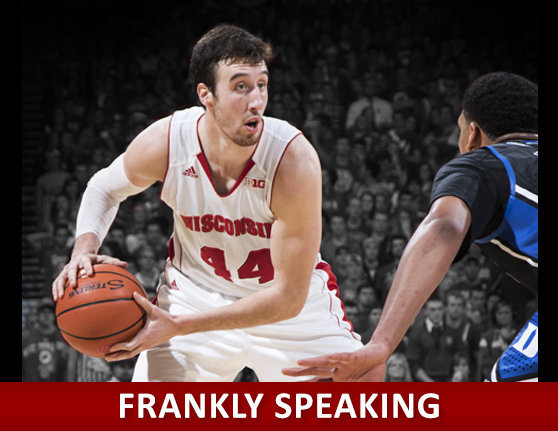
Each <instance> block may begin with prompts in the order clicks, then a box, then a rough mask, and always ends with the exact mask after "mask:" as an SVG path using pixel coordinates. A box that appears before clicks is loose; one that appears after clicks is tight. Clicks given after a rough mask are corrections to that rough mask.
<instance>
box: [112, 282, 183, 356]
mask: <svg viewBox="0 0 558 431" xmlns="http://www.w3.org/2000/svg"><path fill="white" fill-rule="evenodd" d="M134 300H135V301H136V302H137V303H138V305H139V306H140V307H141V308H143V309H144V310H145V312H146V313H147V322H146V323H145V325H144V326H143V328H142V329H141V330H140V331H139V332H138V333H137V334H136V336H135V337H134V338H132V339H131V340H130V341H126V342H123V343H117V344H115V345H113V346H111V348H110V349H109V353H108V354H107V355H106V356H105V359H106V360H107V361H109V362H110V361H121V360H123V359H128V358H133V357H134V356H136V355H138V354H139V353H140V352H142V351H143V350H148V349H151V348H152V347H155V346H158V345H159V344H161V343H164V342H165V341H167V340H168V339H169V338H171V337H173V336H174V335H176V334H175V331H176V324H175V320H174V318H173V316H172V315H171V314H170V313H168V312H166V311H165V310H163V309H162V308H159V307H157V306H156V305H153V304H152V303H151V302H149V300H148V299H147V298H144V297H143V296H141V295H140V294H138V293H137V292H134Z"/></svg>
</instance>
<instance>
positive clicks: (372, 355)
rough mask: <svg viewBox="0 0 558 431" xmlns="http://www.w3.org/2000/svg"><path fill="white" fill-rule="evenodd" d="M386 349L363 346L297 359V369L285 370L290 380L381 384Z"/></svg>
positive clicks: (376, 345)
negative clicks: (310, 379)
mask: <svg viewBox="0 0 558 431" xmlns="http://www.w3.org/2000/svg"><path fill="white" fill-rule="evenodd" d="M387 357H388V350H387V348H386V347H384V346H382V345H380V344H367V345H366V346H364V347H362V348H361V349H359V350H356V351H354V352H347V353H333V354H330V355H324V356H318V357H315V358H307V359H301V360H299V361H298V365H300V367H298V368H285V369H283V370H282V372H283V374H285V375H287V376H292V377H300V376H314V377H317V378H319V379H331V380H333V381H334V382H381V381H383V380H384V375H385V371H386V365H385V364H386V360H387Z"/></svg>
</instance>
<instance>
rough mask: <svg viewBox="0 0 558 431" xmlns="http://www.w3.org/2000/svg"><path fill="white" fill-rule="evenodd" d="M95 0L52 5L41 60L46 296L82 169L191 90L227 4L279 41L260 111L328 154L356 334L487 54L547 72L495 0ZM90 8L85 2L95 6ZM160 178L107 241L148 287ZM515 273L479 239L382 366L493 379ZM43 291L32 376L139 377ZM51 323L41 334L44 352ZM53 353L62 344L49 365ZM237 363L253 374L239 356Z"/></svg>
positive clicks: (505, 63)
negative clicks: (486, 2)
mask: <svg viewBox="0 0 558 431" xmlns="http://www.w3.org/2000/svg"><path fill="white" fill-rule="evenodd" d="M101 4H102V5H104V7H105V9H106V10H105V9H103V7H99V8H98V9H95V10H92V11H91V13H96V14H99V15H100V16H103V14H106V15H107V16H106V17H105V19H102V20H99V22H96V25H94V26H93V25H91V26H86V28H85V29H81V30H79V31H78V28H79V26H80V25H81V23H80V22H76V21H75V20H72V19H66V17H67V15H58V14H57V13H56V12H52V13H51V15H50V16H49V17H47V19H46V20H45V22H48V23H50V24H46V25H48V26H49V27H48V33H47V34H45V36H44V41H43V42H42V44H43V45H42V48H41V50H37V53H36V58H34V60H33V61H34V68H35V76H36V77H37V79H39V80H40V85H41V87H42V89H43V92H44V93H43V96H44V100H45V115H46V124H45V128H44V134H43V138H42V148H43V154H44V158H43V159H42V160H40V165H39V164H38V166H40V167H41V169H40V170H39V171H38V174H37V178H36V179H34V181H35V184H36V212H37V214H38V223H37V226H36V230H35V231H34V232H33V233H31V234H28V235H27V236H26V237H25V238H24V240H25V241H27V242H28V243H29V244H30V245H31V246H32V247H33V249H34V250H35V252H36V253H37V256H38V257H39V259H40V262H41V270H42V272H43V274H44V278H45V280H47V282H46V285H45V289H44V292H43V294H44V296H45V297H49V296H50V282H51V280H52V279H53V278H54V277H55V276H56V274H57V273H58V272H59V271H60V268H61V267H62V266H63V265H64V264H65V263H66V262H67V260H68V258H69V253H70V251H71V246H72V242H73V234H74V230H75V219H76V213H77V209H78V206H79V202H80V197H81V194H82V193H83V190H84V187H85V186H86V184H87V181H88V179H89V178H90V177H91V175H92V174H93V173H95V172H96V171H97V170H98V169H100V168H102V167H104V166H106V165H108V164H109V163H110V162H111V161H112V160H113V159H114V158H115V157H116V156H117V155H118V154H119V153H121V152H122V151H123V150H124V149H125V147H126V146H127V145H128V144H129V142H130V141H131V140H132V139H133V137H134V136H136V135H137V133H139V132H140V131H141V130H142V129H143V128H145V127H146V126H147V125H149V124H150V123H152V122H153V121H155V120H156V119H159V118H162V117H164V116H166V115H169V114H171V113H172V112H173V111H174V110H177V109H182V108H184V107H187V106H191V105H194V104H197V100H196V97H195V93H194V91H193V89H192V88H191V85H190V83H189V81H188V78H187V66H188V58H189V52H190V50H191V48H192V46H193V44H194V43H195V41H196V40H197V38H198V37H199V36H200V35H201V34H202V33H203V32H204V31H206V30H207V29H209V28H210V27H211V26H212V25H214V24H216V23H218V22H231V23H235V24H238V25H241V26H244V27H245V28H247V29H248V30H250V31H252V32H254V33H256V34H258V35H260V36H262V37H263V38H264V39H267V40H270V41H271V42H272V44H273V46H274V49H275V51H276V54H277V55H276V58H275V60H274V61H273V62H272V64H270V65H269V69H270V98H269V104H268V108H267V111H266V115H269V116H274V117H278V118H281V119H284V120H287V121H289V122H291V123H292V124H293V125H295V126H297V127H299V128H300V129H301V130H303V132H304V134H305V135H306V137H307V138H308V139H309V140H310V142H311V143H312V144H313V145H314V146H315V148H316V149H317V151H318V153H319V155H320V159H321V162H322V173H323V239H322V247H321V254H322V258H323V259H324V260H326V261H327V262H329V263H330V264H331V266H332V268H333V272H334V273H335V275H336V277H337V281H338V285H339V295H340V297H341V298H342V300H343V302H344V305H345V311H346V314H347V317H348V319H349V320H350V321H351V322H352V323H353V326H354V329H355V331H356V332H357V333H359V334H360V335H361V337H362V339H363V342H367V341H368V340H369V338H370V336H371V333H372V331H373V330H374V328H375V325H376V323H377V321H378V318H379V316H380V314H381V311H382V306H383V303H384V301H385V298H386V294H387V291H388V289H389V287H390V283H391V280H392V278H393V275H394V272H395V269H396V268H397V265H398V262H399V259H400V257H401V255H402V252H403V250H404V248H405V246H406V244H407V241H408V240H409V238H410V236H411V234H412V233H413V231H414V229H415V228H416V226H417V225H418V223H419V222H420V221H421V219H422V217H423V216H424V215H425V214H426V211H427V210H428V206H429V198H430V188H431V184H432V180H433V178H434V175H435V173H436V172H437V170H438V169H439V168H440V167H441V166H442V165H443V164H444V163H446V162H447V161H449V160H450V159H451V158H452V157H454V156H456V155H457V154H458V147H457V141H458V137H459V129H458V127H457V123H456V120H457V117H458V115H459V113H460V97H461V93H462V91H463V90H464V89H465V88H466V87H467V85H468V84H469V83H470V82H471V80H473V79H474V78H475V77H477V76H479V75H481V74H483V73H485V72H489V71H495V70H507V71H512V72H516V73H520V74H522V75H524V76H526V77H527V78H529V79H531V80H533V81H537V50H536V48H537V47H536V43H533V44H532V45H531V41H532V40H533V37H532V35H531V34H530V33H529V29H528V28H524V27H515V28H514V32H515V33H514V36H515V37H513V38H508V35H509V33H505V32H504V33H503V32H502V31H501V28H500V27H499V25H494V23H498V22H500V21H498V20H499V19H500V20H503V19H504V18H502V16H501V15H499V13H500V12H499V11H498V10H496V9H494V10H491V9H489V8H488V9H486V10H485V11H484V14H483V15H482V16H480V17H473V15H468V14H463V13H461V9H460V6H459V4H460V2H439V1H416V2H405V1H393V2H388V1H377V2H376V1H374V2H364V1H351V0H330V1H319V2H317V1H305V2H296V1H265V0H251V1H249V0H242V1H241V0H237V1H231V2H226V4H225V2H223V4H221V2H203V4H196V5H195V6H192V5H191V4H190V2H186V4H184V5H183V4H180V3H179V4H176V5H174V6H173V8H172V13H168V10H167V13H165V14H163V13H154V11H153V10H152V9H139V10H136V11H132V10H126V9H125V8H122V10H120V9H118V8H117V9H110V10H109V9H108V8H109V6H108V5H107V4H105V3H103V2H101ZM74 7H79V6H74ZM81 8H83V9H80V12H81V13H84V10H85V8H86V6H81ZM167 9H169V8H167ZM107 10H109V12H110V13H107ZM147 17H149V20H148V19H147ZM121 18H125V19H121ZM474 20H476V21H474ZM489 24H491V25H489ZM475 26H476V27H475ZM472 28H482V32H481V31H478V32H473V31H471V29H472ZM525 44H529V49H525ZM38 163H39V162H38ZM159 190H160V185H154V186H153V187H151V188H150V189H148V190H147V191H146V192H144V193H142V194H140V195H138V196H135V197H131V198H129V199H127V200H126V201H125V202H123V204H122V205H121V207H120V210H119V212H118V215H117V218H116V221H115V223H114V225H113V227H112V229H111V231H110V232H109V234H108V237H107V238H106V241H105V242H104V244H103V246H102V249H101V253H103V254H108V255H112V256H116V257H119V258H121V259H123V260H126V261H127V262H129V267H128V269H129V270H130V271H131V272H132V273H134V274H135V275H136V277H137V278H138V279H139V280H140V281H141V283H142V284H143V286H144V287H145V289H146V291H147V292H148V294H149V295H150V296H153V295H155V288H156V285H157V281H158V278H159V275H160V272H161V270H162V265H163V263H164V259H165V257H166V248H167V241H168V238H169V235H170V234H171V231H172V217H171V214H170V210H169V209H168V208H167V207H166V206H165V205H164V204H163V203H162V202H161V201H160V199H159ZM517 291H518V290H517V289H515V286H514V282H513V281H512V280H511V279H509V277H507V276H505V275H504V274H503V273H502V272H501V271H500V270H499V269H498V268H496V267H495V266H493V265H492V264H491V263H490V262H489V261H488V260H487V259H486V258H485V257H484V256H483V255H482V254H481V253H480V252H479V250H478V248H476V247H474V246H473V247H472V248H471V250H470V251H469V253H468V254H467V256H466V257H465V258H464V259H462V260H461V261H460V262H458V263H456V264H454V265H453V266H452V268H451V270H450V272H449V273H448V274H447V276H446V277H445V279H444V280H443V282H442V283H441V285H440V286H439V288H438V289H437V291H436V293H435V294H434V295H433V297H432V298H431V299H430V300H429V301H428V303H427V304H426V305H425V307H424V309H423V311H422V312H421V313H420V315H419V317H418V318H417V319H416V321H415V323H414V324H413V327H412V328H411V330H410V331H409V332H408V334H407V336H406V337H405V340H404V342H403V343H402V344H401V345H400V347H399V348H398V349H397V351H396V353H395V354H394V355H393V356H392V357H391V358H390V360H389V361H388V365H387V373H386V380H388V381H430V380H435V381H480V380H483V379H484V378H485V377H486V376H487V373H489V371H490V369H489V368H490V365H491V364H492V362H493V361H494V360H495V359H496V358H497V357H498V356H499V354H500V353H501V352H503V350H504V349H505V347H506V346H507V345H508V344H509V342H510V341H511V339H512V338H513V336H514V335H515V332H516V331H517V330H518V329H519V327H520V326H521V325H522V323H523V322H524V320H525V319H527V318H528V317H530V315H531V314H532V312H533V311H534V310H535V309H536V307H537V303H536V299H535V298H532V297H528V296H525V294H521V295H519V296H518V294H517ZM36 304H37V307H36V309H34V310H32V312H30V313H29V315H28V318H27V319H26V322H25V327H24V328H23V342H24V344H23V364H24V380H26V379H29V380H55V381H56V380H58V381H60V380H71V381H106V380H111V379H113V380H114V379H116V380H118V379H123V380H126V379H128V378H129V372H128V371H129V370H128V369H131V366H132V365H133V364H131V363H130V364H121V368H126V367H128V368H126V369H125V370H115V368H116V367H115V366H112V367H109V366H108V364H107V363H105V362H104V361H102V360H96V359H92V358H87V357H82V355H76V353H75V352H73V351H71V349H68V347H67V345H65V344H64V343H63V342H61V340H60V337H59V334H58V332H57V330H56V328H55V322H54V318H53V316H52V307H51V306H49V303H48V301H45V300H37V302H36ZM49 314H50V316H49ZM53 328H54V329H53ZM47 336H48V337H47ZM41 337H42V338H41ZM49 337H50V338H49ZM46 338H48V339H51V343H50V345H47V344H48V343H47V342H46V341H44V339H46ZM41 340H43V341H42V343H43V350H44V351H48V355H47V354H43V357H42V358H41V356H40V354H39V352H40V351H41V347H40V345H41ZM45 349H46V350H45ZM45 358H47V359H48V360H49V361H52V362H51V363H50V367H47V368H48V369H46V371H45V369H44V368H45V367H44V364H45V361H46V360H45ZM46 362H48V361H46ZM37 363H38V364H41V367H42V368H41V369H42V371H41V372H40V373H39V374H37V373H38V370H39V367H37V366H35V364H37ZM127 370H128V371H127ZM238 379H239V380H257V376H254V375H253V374H251V373H250V370H245V373H244V374H243V375H241V376H239V378H238Z"/></svg>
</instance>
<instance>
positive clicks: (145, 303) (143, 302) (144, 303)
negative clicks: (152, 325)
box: [132, 292, 155, 315]
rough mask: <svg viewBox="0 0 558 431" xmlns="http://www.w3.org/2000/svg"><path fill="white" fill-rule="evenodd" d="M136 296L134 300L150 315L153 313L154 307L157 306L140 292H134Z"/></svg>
mask: <svg viewBox="0 0 558 431" xmlns="http://www.w3.org/2000/svg"><path fill="white" fill-rule="evenodd" d="M132 296H133V297H134V301H136V302H137V303H138V305H139V306H140V307H141V308H143V309H144V310H145V311H146V313H147V314H148V315H150V314H151V313H153V308H154V307H155V306H154V305H153V304H152V303H151V302H150V301H149V299H147V298H145V297H144V296H142V295H140V294H139V293H138V292H134V293H133V294H132Z"/></svg>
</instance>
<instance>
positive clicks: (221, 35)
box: [189, 24, 273, 92]
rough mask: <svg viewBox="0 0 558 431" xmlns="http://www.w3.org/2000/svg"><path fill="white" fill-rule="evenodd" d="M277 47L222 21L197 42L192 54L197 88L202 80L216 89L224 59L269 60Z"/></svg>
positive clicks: (192, 66) (191, 74) (192, 73)
mask: <svg viewBox="0 0 558 431" xmlns="http://www.w3.org/2000/svg"><path fill="white" fill-rule="evenodd" d="M272 58H273V49H272V47H271V45H270V44H269V43H268V42H264V41H263V40H262V39H260V38H259V37H256V36H254V35H253V34H251V33H250V32H248V31H246V30H244V29H242V28H240V27H237V26H235V25H230V24H219V25H217V26H216V27H214V28H212V29H211V30H209V31H208V32H207V33H205V34H204V35H203V36H202V37H201V38H200V39H199V40H198V42H197V43H196V45H195V46H194V48H193V50H192V56H191V58H190V71H189V73H190V79H191V82H192V85H193V86H194V89H195V88H196V87H197V86H198V84H199V83H203V84H205V85H207V87H208V88H209V89H210V91H212V92H214V90H215V83H216V76H215V71H216V66H217V64H218V63H219V62H221V61H226V62H229V61H243V62H244V61H245V62H247V63H248V64H251V65H256V64H259V63H261V62H262V61H264V62H266V63H267V62H269V61H271V59H272Z"/></svg>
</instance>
